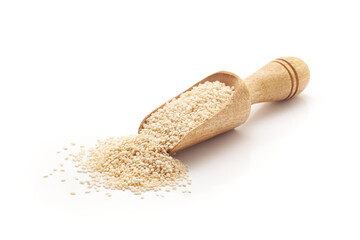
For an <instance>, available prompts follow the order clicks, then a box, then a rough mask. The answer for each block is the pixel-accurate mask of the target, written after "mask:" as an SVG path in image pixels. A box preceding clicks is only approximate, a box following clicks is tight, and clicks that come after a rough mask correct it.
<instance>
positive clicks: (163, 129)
mask: <svg viewBox="0 0 360 240" xmlns="http://www.w3.org/2000/svg"><path fill="white" fill-rule="evenodd" d="M233 93H234V88H233V87H229V86H226V85H225V84H224V83H220V82H219V81H215V82H205V83H203V84H200V85H198V86H196V87H194V88H193V89H191V90H190V91H186V92H184V93H182V94H181V95H180V96H179V97H178V98H175V99H172V100H171V101H169V102H167V103H166V104H165V105H164V106H163V107H162V108H160V109H158V110H157V111H156V112H154V113H152V114H151V116H150V117H148V118H147V119H146V121H145V123H144V124H143V129H142V130H141V132H140V134H145V135H150V136H154V137H156V138H158V139H160V140H161V144H162V145H163V146H164V147H165V149H166V151H168V150H170V149H172V148H173V147H174V146H175V145H176V144H177V143H178V142H179V141H180V139H181V138H182V137H184V136H185V134H186V133H188V132H189V131H190V130H191V129H193V128H195V127H196V126H198V125H199V124H201V123H203V122H204V121H205V120H206V119H209V118H211V117H212V116H213V115H214V114H215V113H217V112H218V111H219V110H220V109H222V108H223V107H224V105H226V104H227V103H228V102H229V100H230V98H231V97H232V95H233Z"/></svg>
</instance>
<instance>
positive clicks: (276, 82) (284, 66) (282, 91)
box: [244, 57, 310, 104]
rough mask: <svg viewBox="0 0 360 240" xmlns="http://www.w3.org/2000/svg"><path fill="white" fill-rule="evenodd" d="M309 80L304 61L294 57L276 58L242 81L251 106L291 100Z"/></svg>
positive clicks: (307, 69) (308, 72)
mask: <svg viewBox="0 0 360 240" xmlns="http://www.w3.org/2000/svg"><path fill="white" fill-rule="evenodd" d="M309 79H310V71H309V68H308V66H307V65H306V63H305V62H304V61H302V60H301V59H299V58H295V57H282V58H278V59H276V60H274V61H272V62H270V63H268V64H266V65H265V66H263V67H262V68H261V69H259V70H258V71H257V72H255V73H254V74H252V75H251V76H249V77H247V78H246V79H245V80H244V81H245V84H246V85H247V87H248V90H249V93H250V99H251V104H254V103H260V102H274V101H282V100H287V99H290V98H293V97H295V96H297V95H298V94H299V93H301V92H302V91H303V90H304V88H305V87H306V85H307V84H308V82H309Z"/></svg>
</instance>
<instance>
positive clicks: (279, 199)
mask: <svg viewBox="0 0 360 240" xmlns="http://www.w3.org/2000/svg"><path fill="white" fill-rule="evenodd" d="M356 3H357V1H345V0H344V1H331V0H328V1H314V0H312V1H305V0H303V1H248V2H244V1H178V2H177V3H175V2H174V1H118V0H117V1H89V0H86V1H77V0H69V1H66V0H62V1H45V0H44V1H37V0H34V1H16V0H12V1H4V0H3V1H1V2H0V135H1V136H0V146H1V151H0V159H1V166H0V185H1V186H0V187H1V198H0V220H1V223H0V226H1V230H0V238H1V239H277V240H278V239H360V229H359V228H360V206H359V205H360V174H359V172H360V157H359V156H360V154H359V134H360V131H359V121H360V118H359V114H358V113H359V106H358V103H359V95H358V94H359V87H360V79H359V70H358V69H359V65H360V62H359V54H360V47H359V43H360V37H359V23H360V16H359V7H358V6H357V5H356ZM283 56H296V57H299V58H302V59H303V60H304V61H305V62H307V64H308V65H309V67H310V70H311V79H310V83H309V85H308V87H307V89H305V91H304V92H303V94H301V95H300V96H298V97H297V98H295V99H293V100H290V101H287V102H282V103H265V104H258V105H255V106H253V108H252V113H251V116H250V118H249V119H248V121H247V123H246V124H245V125H243V126H242V127H239V128H237V129H236V130H233V131H230V132H228V133H226V134H223V135H221V136H218V137H215V138H213V139H211V140H209V141H207V142H204V143H201V144H199V145H197V146H194V147H192V148H190V149H187V150H184V151H182V152H179V153H178V154H177V155H176V156H177V157H178V158H179V159H180V160H182V161H183V162H185V163H187V164H188V165H189V166H190V176H191V178H192V179H193V185H192V186H191V187H190V189H191V191H192V194H182V193H181V192H171V193H167V194H166V196H165V197H164V198H157V197H155V196H154V194H147V195H145V199H144V200H141V199H140V198H139V197H136V196H134V195H132V194H131V193H129V192H115V193H114V194H113V196H112V197H111V198H109V197H106V196H105V194H104V192H100V193H92V194H90V195H84V194H80V192H81V191H83V190H84V189H83V188H81V187H82V186H79V185H78V184H76V182H75V181H70V180H69V181H67V182H66V183H61V182H60V179H61V176H60V175H57V176H53V177H52V178H49V179H43V178H42V176H43V175H45V174H47V173H49V172H50V171H51V170H52V169H53V168H55V167H58V164H59V161H60V159H61V158H62V157H63V156H62V155H61V154H60V155H59V154H56V151H57V150H59V149H61V148H62V147H63V146H68V145H69V143H70V141H76V142H77V143H78V144H85V145H86V146H91V145H92V144H94V143H95V142H96V140H97V139H103V138H106V137H109V136H123V135H128V134H131V133H136V131H137V127H138V125H139V123H140V122H141V120H142V118H143V117H144V116H145V115H146V114H147V113H149V112H150V111H151V110H152V109H154V108H155V107H157V106H158V105H160V104H161V103H163V102H164V101H166V100H168V99H170V98H171V97H173V96H175V95H177V94H178V93H179V92H181V91H183V90H185V89H187V88H188V87H189V86H191V85H193V84H194V83H195V82H197V81H199V80H201V79H202V78H204V77H206V76H207V75H209V74H212V73H214V72H216V71H219V70H227V71H232V72H234V73H236V74H238V75H239V76H240V77H242V78H245V77H247V76H248V75H250V74H251V73H253V72H254V71H256V70H257V69H258V68H260V67H261V66H263V65H264V64H266V63H268V62H269V61H271V60H273V59H275V58H278V57H283ZM70 166H71V165H68V166H67V169H71V167H70ZM66 174H69V176H68V178H69V179H72V178H73V176H72V175H71V171H70V170H69V171H68V172H67V173H66ZM70 191H76V192H78V193H79V194H78V195H76V196H70V195H69V192H70Z"/></svg>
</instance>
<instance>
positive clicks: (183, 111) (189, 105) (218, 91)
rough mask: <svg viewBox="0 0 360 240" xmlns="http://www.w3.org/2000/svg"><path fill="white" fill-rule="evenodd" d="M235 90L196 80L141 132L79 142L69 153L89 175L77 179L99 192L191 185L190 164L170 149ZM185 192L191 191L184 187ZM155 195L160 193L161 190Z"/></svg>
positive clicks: (171, 188)
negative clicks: (87, 143) (89, 144)
mask: <svg viewBox="0 0 360 240" xmlns="http://www.w3.org/2000/svg"><path fill="white" fill-rule="evenodd" d="M233 94H234V89H233V88H231V87H229V86H226V85H225V84H224V83H220V82H219V81H214V82H204V83H201V84H198V85H197V86H195V87H193V88H192V89H191V90H189V91H186V92H184V93H182V94H181V95H180V96H179V97H177V98H173V99H172V100H170V101H168V102H167V103H165V104H164V105H163V106H162V107H161V108H159V109H158V110H157V111H155V112H153V113H152V114H151V115H150V116H149V117H148V118H147V119H146V120H145V122H144V124H143V125H142V129H141V131H140V134H138V135H130V136H125V137H117V138H115V137H110V138H108V139H105V140H98V141H97V143H96V144H95V146H93V147H91V148H90V149H89V150H88V151H86V150H85V146H83V145H81V146H80V152H79V153H77V154H72V153H69V154H68V156H69V157H71V160H72V161H73V162H75V167H77V168H78V170H77V173H85V174H87V175H88V176H89V179H90V180H87V181H79V182H80V184H85V183H87V185H88V188H92V187H94V188H95V191H97V192H99V191H100V188H105V189H111V190H123V191H125V190H130V191H131V192H133V193H134V194H135V195H141V194H142V193H143V192H146V191H150V190H153V191H159V190H161V189H163V188H165V192H170V191H171V190H176V189H177V187H186V184H184V183H183V182H187V184H188V185H190V184H191V180H190V179H189V176H188V171H189V169H188V166H186V165H185V164H184V163H182V162H181V161H179V160H178V159H176V158H174V157H173V156H170V155H169V154H168V152H169V151H170V150H171V149H172V148H173V147H174V146H175V145H176V144H178V142H179V141H180V140H181V139H182V138H183V137H184V136H185V135H186V134H187V133H188V132H189V131H191V130H192V129H194V128H196V127H197V126H198V125H199V124H201V123H203V122H204V121H206V120H207V119H209V118H211V117H212V116H213V115H214V114H216V113H217V112H219V111H220V110H221V109H223V107H224V106H225V105H226V104H227V103H228V101H229V100H230V99H231V98H232V96H233ZM70 144H71V146H75V145H76V144H75V143H74V142H71V143H70ZM63 149H64V150H68V148H67V147H64V148H63ZM58 153H60V151H58ZM69 157H66V158H65V160H68V159H69ZM60 166H61V167H63V165H60ZM56 170H57V169H54V171H56ZM60 171H61V172H63V171H64V169H61V170H60ZM75 179H76V180H78V178H77V177H76V178H75ZM186 192H188V193H191V192H190V191H186V190H184V191H183V193H186ZM74 194H75V193H74ZM106 195H107V196H109V195H110V196H111V193H106ZM157 196H161V197H164V195H163V194H161V195H159V194H157ZM141 198H142V199H143V198H144V197H143V196H142V197H141Z"/></svg>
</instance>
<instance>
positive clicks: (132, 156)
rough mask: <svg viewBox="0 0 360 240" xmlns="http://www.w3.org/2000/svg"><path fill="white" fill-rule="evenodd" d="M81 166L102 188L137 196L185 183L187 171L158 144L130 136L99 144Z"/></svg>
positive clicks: (156, 140) (145, 136)
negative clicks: (130, 192)
mask: <svg viewBox="0 0 360 240" xmlns="http://www.w3.org/2000/svg"><path fill="white" fill-rule="evenodd" d="M84 166H86V167H87V170H88V171H89V172H90V176H93V178H95V179H102V180H103V181H101V182H99V183H100V184H101V185H102V186H105V187H106V188H110V189H118V190H126V189H129V190H131V191H133V192H134V193H140V192H144V191H148V190H159V188H160V187H164V186H175V185H178V184H179V183H180V181H181V180H187V179H188V176H187V172H188V168H187V166H185V165H184V164H182V163H181V162H180V161H179V160H177V159H175V158H173V157H171V156H169V154H168V153H166V151H165V150H164V148H163V147H162V146H161V145H160V144H159V140H158V139H156V138H154V137H151V136H147V135H131V136H127V137H120V138H109V139H107V140H105V141H100V142H98V144H97V145H96V146H95V148H93V149H91V150H90V153H89V156H88V157H87V159H86V161H85V162H84Z"/></svg>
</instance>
